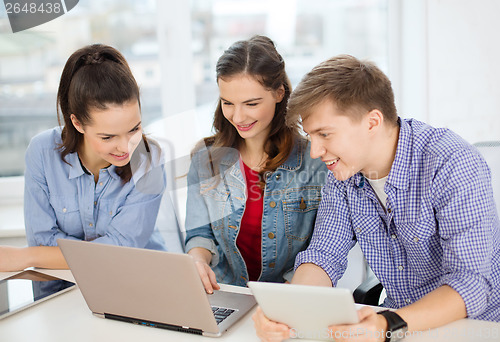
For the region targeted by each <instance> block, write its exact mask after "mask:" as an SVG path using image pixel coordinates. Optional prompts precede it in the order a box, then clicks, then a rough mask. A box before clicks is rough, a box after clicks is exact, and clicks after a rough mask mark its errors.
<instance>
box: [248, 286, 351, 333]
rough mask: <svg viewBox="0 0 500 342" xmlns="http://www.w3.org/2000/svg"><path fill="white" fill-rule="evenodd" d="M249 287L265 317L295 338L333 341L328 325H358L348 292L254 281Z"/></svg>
mask: <svg viewBox="0 0 500 342" xmlns="http://www.w3.org/2000/svg"><path fill="white" fill-rule="evenodd" d="M248 287H250V289H251V290H252V293H253V295H254V296H255V299H256V300H257V303H258V304H259V305H260V307H261V308H262V311H263V312H264V314H265V315H266V316H267V317H268V318H269V319H271V320H273V321H276V322H281V323H285V324H286V325H288V326H289V327H290V328H291V335H292V337H295V338H307V339H315V340H334V338H333V337H334V336H332V333H331V332H330V331H329V330H328V326H330V325H337V324H353V323H358V322H359V320H358V315H357V312H356V308H355V305H354V299H353V297H352V294H351V292H350V291H349V290H347V289H341V288H332V287H323V286H308V285H292V284H279V283H264V282H253V281H251V282H248Z"/></svg>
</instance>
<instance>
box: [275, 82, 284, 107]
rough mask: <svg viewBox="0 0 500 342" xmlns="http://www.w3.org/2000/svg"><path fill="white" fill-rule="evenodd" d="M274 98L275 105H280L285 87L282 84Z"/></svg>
mask: <svg viewBox="0 0 500 342" xmlns="http://www.w3.org/2000/svg"><path fill="white" fill-rule="evenodd" d="M274 94H275V98H276V103H280V102H281V101H283V97H284V96H285V86H284V85H283V84H282V85H280V87H279V88H278V89H276V91H275V93H274Z"/></svg>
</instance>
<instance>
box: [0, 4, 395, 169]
mask: <svg viewBox="0 0 500 342" xmlns="http://www.w3.org/2000/svg"><path fill="white" fill-rule="evenodd" d="M183 6H186V10H187V11H189V13H190V15H189V16H190V20H185V21H181V22H180V23H177V22H176V25H177V26H176V27H175V28H171V27H168V26H165V23H164V22H163V21H164V18H168V13H170V12H171V11H178V10H179V7H183ZM387 6H388V5H387V0H369V1H367V0H355V1H342V0H273V1H268V0H236V1H234V0H192V1H191V3H190V4H189V2H184V1H180V2H177V1H168V2H163V1H161V0H158V1H154V0H149V1H145V0H107V1H103V0H80V1H79V3H78V5H77V6H76V7H75V8H73V9H72V10H71V11H69V12H68V13H67V14H65V15H63V16H61V17H59V18H57V19H55V20H53V21H51V22H48V23H46V24H43V25H40V26H38V27H35V28H33V29H29V30H26V31H22V32H18V33H15V34H13V33H12V31H11V29H10V26H9V22H8V19H7V15H6V12H5V8H1V6H0V8H1V9H0V103H1V106H0V160H2V161H8V162H2V163H0V176H3V177H5V176H16V175H22V174H23V170H24V151H25V149H26V147H27V145H28V143H29V141H30V139H31V138H32V137H33V136H34V135H35V134H37V133H38V132H41V131H43V130H45V129H48V128H50V127H53V126H55V125H57V120H56V91H57V86H58V82H59V77H60V74H61V71H62V68H63V65H64V63H65V61H66V59H67V58H68V57H69V55H70V54H71V53H72V52H73V51H75V50H76V49H78V48H79V47H81V46H83V45H86V44H89V43H97V42H99V43H104V44H109V45H112V46H114V47H116V48H118V49H119V50H120V51H121V52H122V53H123V54H124V55H125V57H126V58H127V60H128V61H129V64H130V66H131V68H132V70H133V72H134V75H135V76H136V79H137V81H138V83H139V84H140V86H141V96H142V99H141V102H142V112H143V121H144V123H145V125H147V124H151V123H153V122H155V120H158V119H159V118H161V117H162V115H163V114H162V112H163V113H165V108H163V111H162V96H165V94H164V93H162V91H161V87H167V86H168V85H169V84H172V87H171V88H170V89H174V91H175V89H186V88H182V87H177V84H179V83H180V81H181V80H180V79H179V78H177V77H169V76H168V75H165V73H163V74H162V68H163V69H165V68H167V67H168V65H165V60H166V58H165V54H168V53H169V51H166V52H164V55H162V52H161V46H160V43H159V42H160V41H161V44H163V41H162V40H161V39H159V38H158V37H162V35H161V34H160V33H159V32H158V30H159V28H161V29H162V30H170V31H169V32H168V34H167V35H166V39H167V40H168V39H171V35H175V34H178V32H184V31H186V32H189V34H188V37H190V40H191V41H190V45H188V46H190V47H191V51H188V52H187V53H191V55H192V63H191V64H190V65H189V66H188V67H189V69H190V70H189V72H188V73H187V74H186V75H188V76H187V77H189V80H188V81H187V84H188V85H187V87H192V88H193V92H194V94H195V103H194V105H195V106H203V105H205V104H208V105H207V107H205V108H207V109H208V110H207V111H206V113H207V114H206V115H208V116H211V110H213V107H214V106H215V102H216V101H217V96H218V90H217V85H216V82H215V71H214V69H215V63H216V61H217V58H218V57H219V56H220V55H221V53H222V52H223V51H224V49H226V48H227V47H229V45H231V44H232V43H233V42H235V41H236V40H239V39H247V38H249V37H250V36H252V35H255V34H265V35H268V36H269V37H271V38H272V39H273V40H274V41H275V43H276V44H277V48H278V51H279V52H280V53H281V54H282V55H283V57H284V58H285V61H286V64H287V71H288V74H289V76H290V79H291V81H292V83H293V85H296V84H297V83H298V82H299V81H300V79H301V77H302V76H303V75H304V74H305V73H306V72H307V71H309V70H310V69H311V68H312V67H313V66H314V65H316V64H317V63H319V62H320V61H322V60H324V59H326V58H328V57H330V56H333V55H335V54H338V53H349V54H353V55H355V56H358V57H369V58H370V59H371V60H373V61H375V62H376V63H377V64H378V65H379V66H381V67H382V68H383V69H384V71H387V69H388V53H387V51H388V42H387V24H386V23H387V21H388V20H387V13H388V10H387ZM167 24H168V23H167ZM174 63H175V62H174ZM190 74H191V75H190ZM162 76H163V78H162ZM183 82H185V80H183ZM181 95H182V94H181ZM171 96H172V98H173V99H177V98H181V97H179V96H178V95H176V94H173V95H172V94H171ZM173 105H174V104H173V103H172V101H170V102H168V101H167V102H166V101H163V107H165V106H173ZM206 122H207V123H210V118H208V119H207V120H206ZM202 131H203V132H205V131H207V132H209V131H210V127H205V128H204V129H203V130H202Z"/></svg>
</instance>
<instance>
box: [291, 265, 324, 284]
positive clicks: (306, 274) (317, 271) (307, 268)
mask: <svg viewBox="0 0 500 342" xmlns="http://www.w3.org/2000/svg"><path fill="white" fill-rule="evenodd" d="M292 284H300V285H317V286H332V281H331V280H330V277H329V276H328V274H327V273H326V272H325V271H324V270H323V269H322V268H321V267H319V266H317V265H315V264H311V263H305V264H302V265H300V266H299V267H298V268H297V270H296V271H295V274H294V275H293V278H292Z"/></svg>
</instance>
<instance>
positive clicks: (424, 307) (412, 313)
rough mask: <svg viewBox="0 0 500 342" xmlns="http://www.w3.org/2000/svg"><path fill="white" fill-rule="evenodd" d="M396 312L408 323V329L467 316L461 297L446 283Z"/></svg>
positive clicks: (427, 326) (418, 328) (419, 329)
mask: <svg viewBox="0 0 500 342" xmlns="http://www.w3.org/2000/svg"><path fill="white" fill-rule="evenodd" d="M396 312H397V313H398V314H399V315H400V316H401V318H403V319H404V320H405V321H406V323H408V330H410V331H421V330H427V329H432V328H437V327H440V326H443V325H445V324H448V323H451V322H453V321H456V320H458V319H461V318H465V317H467V310H466V307H465V303H464V301H463V299H462V297H461V296H460V295H459V294H458V292H457V291H455V290H454V289H453V288H451V287H450V286H448V285H443V286H441V287H439V288H437V289H435V290H434V291H432V292H430V293H428V294H427V295H425V296H424V297H423V298H421V299H420V300H418V301H416V302H415V303H413V304H411V305H408V306H405V307H404V308H401V309H399V310H397V311H396Z"/></svg>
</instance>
